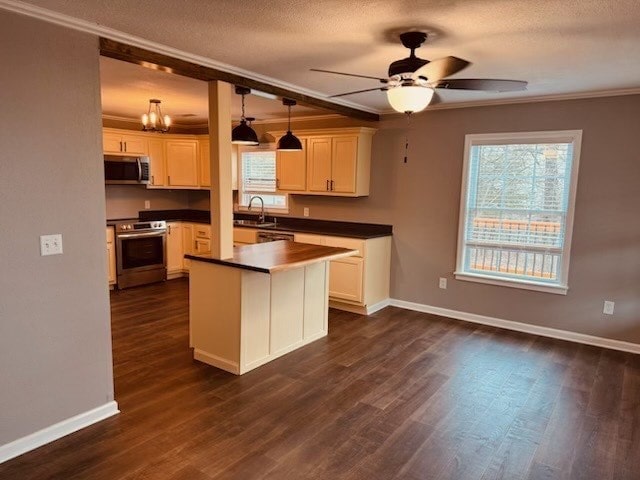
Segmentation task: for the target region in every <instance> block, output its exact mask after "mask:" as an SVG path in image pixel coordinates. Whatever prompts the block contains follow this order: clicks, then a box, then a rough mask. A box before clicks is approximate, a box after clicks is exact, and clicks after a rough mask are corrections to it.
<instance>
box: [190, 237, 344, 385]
mask: <svg viewBox="0 0 640 480" xmlns="http://www.w3.org/2000/svg"><path fill="white" fill-rule="evenodd" d="M356 253H357V251H355V250H350V249H346V248H339V247H327V246H322V245H310V244H305V243H297V242H287V241H277V242H270V243H259V244H255V245H244V246H240V247H235V248H234V250H233V257H232V258H229V259H216V258H213V257H212V256H211V255H206V254H205V255H186V258H189V259H190V260H192V263H191V268H190V282H189V322H190V343H191V346H192V347H193V349H194V358H195V359H196V360H199V361H201V362H204V363H207V364H209V365H213V366H215V367H218V368H221V369H223V370H226V371H228V372H231V373H234V374H236V375H242V374H243V373H246V372H248V371H250V370H253V369H254V368H257V367H259V366H260V365H264V364H265V363H268V362H270V361H272V360H274V359H276V358H278V357H280V356H282V355H284V354H286V353H288V352H291V351H293V350H295V349H297V348H300V347H302V346H303V345H306V344H308V343H310V342H313V341H314V340H317V339H319V338H321V337H324V336H326V335H327V318H328V308H329V262H330V261H331V260H335V259H338V258H343V257H348V256H351V255H354V254H356Z"/></svg>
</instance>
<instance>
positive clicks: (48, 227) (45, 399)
mask: <svg viewBox="0 0 640 480" xmlns="http://www.w3.org/2000/svg"><path fill="white" fill-rule="evenodd" d="M0 45H2V47H1V48H0V64H1V65H2V68H0V86H1V87H0V88H1V90H0V125H2V128H1V129H0V138H1V141H0V144H1V145H2V154H1V157H0V219H1V223H0V224H1V228H2V233H1V235H0V267H1V269H2V275H1V276H0V427H1V428H0V446H1V445H3V444H7V443H10V442H12V441H14V440H17V439H19V438H22V437H24V436H27V435H29V434H31V433H34V432H36V431H39V430H41V429H43V428H46V427H48V426H51V425H53V424H55V423H57V422H60V421H63V420H66V419H68V418H70V417H73V416H75V415H78V414H81V413H84V412H87V411H89V410H91V409H94V408H96V407H100V406H103V405H105V404H107V403H109V402H110V401H113V398H114V396H113V373H112V359H111V332H110V313H109V296H108V287H107V281H106V278H107V266H106V244H105V189H104V174H103V161H102V145H101V143H102V140H101V119H100V80H99V66H98V55H99V54H98V39H97V38H96V37H93V36H90V35H87V34H84V33H79V32H75V31H71V30H67V29H64V28H62V27H59V26H55V25H52V24H48V23H44V22H41V21H38V20H34V19H32V18H29V17H26V16H21V15H17V14H14V13H9V12H6V11H4V10H0ZM54 233H61V234H62V239H63V251H64V253H63V254H62V255H55V256H46V257H42V256H40V241H39V237H40V235H43V234H54Z"/></svg>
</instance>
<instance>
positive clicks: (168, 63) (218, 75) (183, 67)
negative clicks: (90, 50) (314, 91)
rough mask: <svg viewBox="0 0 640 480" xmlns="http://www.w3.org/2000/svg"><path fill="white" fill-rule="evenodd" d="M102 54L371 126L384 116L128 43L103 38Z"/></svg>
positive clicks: (101, 38)
mask: <svg viewBox="0 0 640 480" xmlns="http://www.w3.org/2000/svg"><path fill="white" fill-rule="evenodd" d="M100 54H101V55H102V56H105V57H109V58H115V59H117V60H123V61H125V62H129V63H135V64H136V65H141V66H143V67H147V68H153V69H155V70H162V71H164V72H168V73H175V74H177V75H182V76H184V77H189V78H195V79H197V80H203V81H205V82H208V81H211V80H220V81H223V82H227V83H231V84H233V85H240V86H242V87H247V88H251V89H252V90H259V91H261V92H265V93H269V94H271V95H275V96H277V97H280V98H290V99H292V100H296V101H297V102H298V103H300V104H303V105H307V106H310V107H318V108H323V109H326V110H332V111H334V112H337V113H339V114H341V115H345V116H347V117H352V118H357V119H359V120H366V121H369V122H377V121H379V120H380V116H379V115H378V114H376V113H371V112H367V111H364V110H358V109H357V108H351V107H346V106H344V105H340V104H337V103H333V102H330V101H327V100H322V99H320V98H315V97H311V96H309V95H305V94H303V93H298V92H294V91H292V90H287V89H286V88H281V87H276V86H274V85H270V84H268V83H264V82H260V81H258V80H253V79H251V78H248V77H243V76H241V75H236V74H234V73H229V72H225V71H222V70H218V69H215V68H211V67H205V66H202V65H198V64H196V63H192V62H187V61H185V60H180V59H178V58H174V57H170V56H167V55H163V54H161V53H156V52H152V51H151V50H145V49H143V48H139V47H134V46H132V45H127V44H126V43H122V42H118V41H115V40H110V39H108V38H104V37H100Z"/></svg>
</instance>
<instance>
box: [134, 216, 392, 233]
mask: <svg viewBox="0 0 640 480" xmlns="http://www.w3.org/2000/svg"><path fill="white" fill-rule="evenodd" d="M139 215H140V221H152V220H167V221H171V220H174V221H185V222H197V223H210V220H209V218H210V214H209V211H208V210H188V209H183V210H141V211H140V213H139ZM233 218H234V219H235V220H255V219H257V215H253V214H250V213H238V212H236V213H234V215H233ZM266 220H267V221H268V222H273V221H274V220H277V222H276V223H277V225H276V226H268V227H262V226H261V227H258V226H255V225H235V226H234V227H235V228H252V229H258V230H268V231H279V232H293V233H312V234H317V235H331V236H335V237H349V238H362V239H367V238H377V237H388V236H390V235H393V226H392V225H382V224H376V223H356V222H338V221H333V220H315V219H312V218H298V217H288V216H272V215H267V216H266Z"/></svg>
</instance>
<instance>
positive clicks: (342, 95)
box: [329, 87, 388, 98]
mask: <svg viewBox="0 0 640 480" xmlns="http://www.w3.org/2000/svg"><path fill="white" fill-rule="evenodd" d="M374 90H382V91H384V90H388V88H387V87H376V88H366V89H364V90H356V91H355V92H347V93H339V94H337V95H330V96H329V98H336V97H344V96H345V95H353V94H356V93H364V92H373V91H374Z"/></svg>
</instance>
